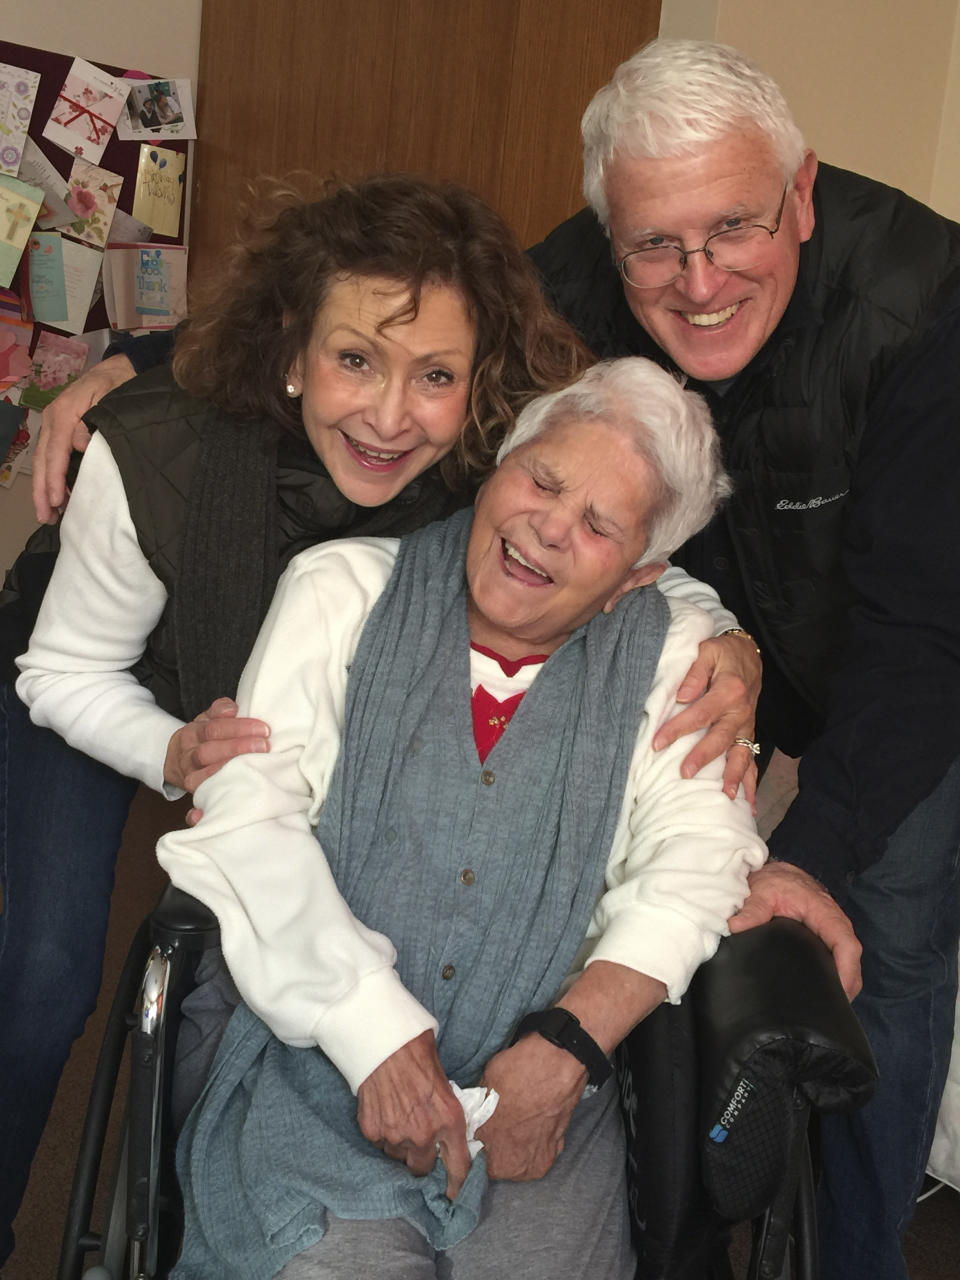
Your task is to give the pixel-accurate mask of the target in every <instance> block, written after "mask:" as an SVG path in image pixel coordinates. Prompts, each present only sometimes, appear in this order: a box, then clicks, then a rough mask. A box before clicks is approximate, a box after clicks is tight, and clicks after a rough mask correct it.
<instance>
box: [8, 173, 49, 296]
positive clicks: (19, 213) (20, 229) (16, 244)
mask: <svg viewBox="0 0 960 1280" xmlns="http://www.w3.org/2000/svg"><path fill="white" fill-rule="evenodd" d="M42 204H43V192H42V191H41V190H40V188H39V187H31V186H30V185H29V183H26V182H21V181H20V180H19V178H8V177H7V175H6V174H4V173H0V288H4V289H6V288H7V287H8V286H9V284H10V281H11V280H12V279H13V274H14V272H15V271H16V269H17V264H18V263H19V261H20V258H21V256H22V254H23V251H24V249H25V248H26V247H27V240H28V239H29V238H30V232H31V230H32V228H33V224H34V222H35V221H36V217H37V214H38V213H39V212H40V206H41V205H42Z"/></svg>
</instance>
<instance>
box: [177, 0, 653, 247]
mask: <svg viewBox="0 0 960 1280" xmlns="http://www.w3.org/2000/svg"><path fill="white" fill-rule="evenodd" d="M659 20H660V0H204V5H203V27H202V36H201V46H200V78H199V84H198V98H199V116H198V131H199V137H200V140H199V142H198V143H197V146H196V172H195V189H194V207H193V218H192V226H191V233H190V242H191V259H192V264H193V267H194V269H196V268H197V267H199V268H200V270H201V271H202V270H203V269H204V267H205V265H208V264H210V263H211V262H215V260H216V254H217V250H218V246H220V245H221V244H223V242H224V241H225V240H226V239H227V238H228V237H229V235H230V234H231V231H232V227H233V223H234V217H235V209H236V202H237V199H238V196H239V195H240V193H241V192H242V189H243V184H244V181H245V180H246V179H248V178H250V177H254V176H256V175H258V174H274V175H282V174H284V173H288V172H290V171H291V170H294V169H305V168H307V169H312V170H313V171H315V172H317V173H320V174H322V175H324V176H327V175H330V174H333V175H336V176H338V177H343V178H356V177H360V176H362V175H364V174H367V173H373V172H376V171H384V170H391V171H400V170H403V171H407V172H413V173H421V174H425V175H427V176H430V177H435V178H452V179H456V180H458V181H460V182H464V183H466V184H467V185H468V186H470V187H472V188H473V189H474V190H475V191H476V192H478V193H479V194H480V195H482V196H483V197H484V198H485V199H487V200H488V201H489V202H490V203H491V204H493V205H494V206H495V207H496V208H498V209H499V210H500V211H501V213H503V214H504V215H505V217H506V218H507V219H508V220H509V221H510V222H511V223H512V225H513V226H514V228H515V229H516V231H517V233H518V235H519V236H520V238H521V240H522V241H523V243H525V244H532V243H534V242H535V241H536V240H538V239H540V238H541V237H542V236H543V235H544V234H545V233H546V232H547V231H549V230H550V229H551V228H552V227H554V226H555V225H556V224H557V223H558V222H560V221H562V219H564V218H565V217H567V216H568V215H569V214H571V213H573V212H575V211H576V210H577V209H578V208H580V207H581V206H582V204H583V199H582V196H581V194H580V179H581V174H580V132H579V125H580V116H581V115H582V113H583V109H584V107H585V106H586V104H587V102H589V100H590V98H591V97H592V95H593V93H594V92H595V91H596V89H597V88H599V86H600V85H601V84H603V83H604V82H605V81H606V80H607V79H609V76H610V74H611V73H612V71H613V68H614V67H615V66H616V65H617V63H618V62H620V61H622V60H623V59H624V58H625V57H628V56H629V55H630V54H631V53H632V52H633V51H634V50H635V49H637V48H639V47H640V45H642V44H644V43H645V42H646V41H647V40H650V39H652V38H653V36H655V35H656V32H657V27H658V24H659Z"/></svg>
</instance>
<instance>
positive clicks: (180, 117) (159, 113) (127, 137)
mask: <svg viewBox="0 0 960 1280" xmlns="http://www.w3.org/2000/svg"><path fill="white" fill-rule="evenodd" d="M128 83H129V84H130V94H129V97H128V98H127V109H126V111H124V112H123V114H122V115H121V116H120V119H119V120H118V121H117V137H118V138H120V139H121V140H122V141H123V142H143V141H144V140H146V139H153V140H154V141H157V140H158V139H160V138H195V137H196V136H197V126H196V122H195V120H194V115H193V94H192V93H191V90H190V81H189V80H146V81H144V80H133V81H129V82H128Z"/></svg>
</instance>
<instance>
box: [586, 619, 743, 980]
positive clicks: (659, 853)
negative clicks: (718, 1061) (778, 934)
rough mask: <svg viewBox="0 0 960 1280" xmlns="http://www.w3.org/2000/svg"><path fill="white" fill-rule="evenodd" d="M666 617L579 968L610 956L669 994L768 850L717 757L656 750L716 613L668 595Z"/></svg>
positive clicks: (713, 938)
mask: <svg viewBox="0 0 960 1280" xmlns="http://www.w3.org/2000/svg"><path fill="white" fill-rule="evenodd" d="M667 598H668V602H669V604H670V608H671V614H672V621H671V624H670V627H669V630H668V633H667V638H666V642H665V644H664V648H663V653H662V655H661V658H660V663H659V665H658V667H657V673H656V677H655V679H654V683H653V687H652V689H651V691H650V696H649V698H648V699H647V704H646V708H645V711H644V717H643V722H642V724H641V727H640V732H639V734H638V737H637V743H636V747H635V749H634V754H633V758H632V760H631V765H630V774H629V781H628V786H627V791H626V793H625V795H624V799H623V807H622V808H621V811H620V817H619V820H618V824H617V830H616V834H615V836H614V841H613V846H612V848H611V853H610V859H609V861H608V863H607V869H606V877H605V882H606V888H605V892H604V893H603V894H602V895H601V897H600V898H599V900H598V903H597V907H596V910H595V912H594V916H593V919H592V921H591V923H590V927H589V930H588V932H587V938H586V941H585V943H584V946H583V947H582V948H581V951H580V954H579V956H578V963H577V970H579V968H580V967H582V965H584V964H589V963H591V962H592V961H594V960H610V961H613V962H614V963H617V964H622V965H625V966H626V967H627V968H631V969H635V970H636V971H637V972H639V973H644V974H646V975H647V976H648V977H651V978H656V979H657V980H658V981H660V982H663V983H664V984H665V986H666V987H667V996H668V999H669V1000H670V1001H671V1002H673V1003H676V1002H677V1001H679V999H680V997H681V996H682V995H683V993H684V991H685V990H686V988H687V985H688V984H689V982H690V979H691V978H692V977H693V973H694V970H695V969H696V968H697V967H698V965H700V964H701V963H702V962H703V961H704V960H708V959H709V958H710V957H711V956H712V955H713V953H714V952H715V951H716V949H717V946H718V944H719V941H720V938H721V936H722V935H724V934H726V933H727V932H728V930H727V920H728V919H729V917H730V916H731V915H733V913H734V912H735V911H737V910H738V909H739V908H740V906H741V905H742V904H743V901H744V899H745V898H746V896H747V875H748V874H749V872H750V871H752V870H754V869H755V868H757V867H759V866H762V864H763V863H764V861H765V860H766V856H767V850H766V846H765V845H764V843H763V841H762V840H761V839H760V837H759V836H758V835H757V830H756V824H755V823H754V820H753V816H752V814H751V811H750V806H749V805H748V804H747V802H746V800H745V799H744V796H743V791H742V789H741V791H740V792H739V794H738V796H737V798H736V800H730V799H729V798H728V797H727V796H726V795H724V793H723V790H722V778H723V763H724V762H723V759H722V758H721V759H719V760H714V761H712V762H711V763H710V764H709V765H707V766H705V767H704V768H703V769H701V770H700V772H699V773H698V774H697V775H696V776H695V777H693V778H682V777H681V776H680V765H681V763H682V761H683V760H684V758H685V757H686V755H687V752H688V750H689V748H690V742H689V740H688V739H686V738H681V739H680V740H679V742H675V743H673V744H672V745H671V746H669V747H666V748H664V749H663V750H662V751H654V750H653V749H652V746H651V742H652V739H653V736H654V734H655V733H656V732H657V729H658V728H659V727H660V725H661V724H663V722H664V721H665V720H667V719H669V718H670V716H671V715H673V714H674V713H675V711H676V710H677V709H678V707H677V703H676V700H675V698H676V692H677V689H678V688H679V685H680V682H681V680H682V679H683V677H684V675H685V674H686V672H687V670H688V669H689V667H690V664H691V662H692V661H693V659H694V657H695V656H696V652H697V647H698V645H699V644H700V642H701V640H703V639H704V638H705V637H707V636H709V635H710V634H711V628H712V626H713V620H712V618H711V617H710V615H708V614H706V613H704V612H703V610H701V609H700V608H698V607H697V606H696V605H694V604H691V603H690V602H689V601H686V600H680V599H677V598H676V597H670V596H668V597H667Z"/></svg>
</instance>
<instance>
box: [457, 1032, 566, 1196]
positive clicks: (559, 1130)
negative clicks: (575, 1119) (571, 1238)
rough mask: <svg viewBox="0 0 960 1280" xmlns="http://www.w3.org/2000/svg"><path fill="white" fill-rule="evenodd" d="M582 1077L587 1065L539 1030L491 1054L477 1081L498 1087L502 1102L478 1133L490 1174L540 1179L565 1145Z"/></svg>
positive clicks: (503, 1176)
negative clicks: (480, 1077)
mask: <svg viewBox="0 0 960 1280" xmlns="http://www.w3.org/2000/svg"><path fill="white" fill-rule="evenodd" d="M586 1082H587V1072H586V1069H585V1068H584V1067H583V1066H581V1064H580V1063H579V1062H578V1061H577V1060H576V1058H574V1057H573V1055H572V1054H569V1053H567V1052H566V1050H565V1049H558V1048H557V1046H556V1045H552V1044H550V1043H549V1041H547V1040H544V1038H543V1036H541V1035H537V1034H531V1035H526V1036H524V1037H523V1039H522V1040H518V1041H517V1043H516V1044H515V1045H513V1046H511V1048H509V1049H501V1051H500V1052H499V1053H497V1054H494V1056H493V1057H492V1058H491V1059H490V1061H489V1062H488V1063H487V1065H486V1068H485V1069H484V1072H483V1079H482V1080H481V1084H485V1085H487V1087H488V1088H491V1089H496V1091H497V1092H498V1093H499V1095H500V1101H499V1102H498V1103H497V1109H496V1111H494V1113H493V1115H492V1116H491V1117H490V1119H489V1120H488V1121H487V1122H486V1124H483V1125H481V1126H480V1128H479V1129H478V1130H477V1135H476V1136H477V1137H478V1138H479V1139H480V1141H481V1142H482V1143H483V1146H484V1150H485V1152H486V1157H487V1174H488V1176H489V1177H491V1178H503V1179H508V1180H510V1181H512V1182H529V1181H532V1180H534V1179H536V1178H542V1177H543V1176H544V1174H546V1173H547V1172H548V1171H549V1170H550V1169H551V1168H552V1167H553V1163H554V1161H555V1160H556V1158H557V1156H558V1155H559V1154H560V1152H561V1151H562V1150H563V1143H564V1135H565V1134H566V1132H567V1126H568V1125H569V1124H570V1117H571V1116H572V1115H573V1112H574V1108H575V1107H576V1105H577V1103H578V1102H579V1101H580V1098H581V1096H582V1095H583V1086H584V1085H585V1084H586Z"/></svg>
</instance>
